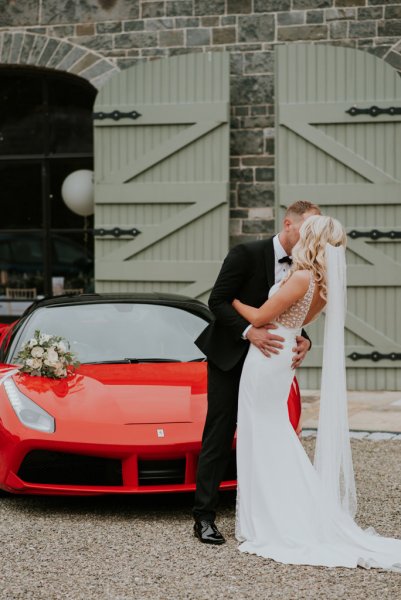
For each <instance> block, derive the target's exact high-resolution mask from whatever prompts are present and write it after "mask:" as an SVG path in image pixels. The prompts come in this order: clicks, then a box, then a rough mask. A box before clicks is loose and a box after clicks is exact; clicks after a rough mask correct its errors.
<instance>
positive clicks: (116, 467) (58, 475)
mask: <svg viewBox="0 0 401 600" xmlns="http://www.w3.org/2000/svg"><path fill="white" fill-rule="evenodd" d="M18 477H20V478H21V479H22V480H23V481H26V482H27V483H48V484H52V483H53V484H59V485H102V486H103V485H113V486H114V485H123V480H122V469H121V461H120V460H116V459H112V458H100V457H98V456H86V455H81V454H69V453H67V452H50V451H48V450H32V451H31V452H28V454H27V455H26V456H25V458H24V460H23V461H22V464H21V466H20V468H19V471H18Z"/></svg>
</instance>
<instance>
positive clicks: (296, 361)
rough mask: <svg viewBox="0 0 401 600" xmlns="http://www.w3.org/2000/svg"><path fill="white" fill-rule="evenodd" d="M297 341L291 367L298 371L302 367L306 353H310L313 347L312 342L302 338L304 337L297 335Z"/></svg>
mask: <svg viewBox="0 0 401 600" xmlns="http://www.w3.org/2000/svg"><path fill="white" fill-rule="evenodd" d="M296 340H297V345H296V346H295V348H293V349H292V351H293V352H294V356H293V359H292V365H291V368H292V369H296V368H297V367H299V366H300V364H301V362H302V361H303V359H304V358H305V356H306V353H307V352H308V350H309V348H310V347H311V342H310V340H307V339H306V338H304V337H302V335H297V337H296Z"/></svg>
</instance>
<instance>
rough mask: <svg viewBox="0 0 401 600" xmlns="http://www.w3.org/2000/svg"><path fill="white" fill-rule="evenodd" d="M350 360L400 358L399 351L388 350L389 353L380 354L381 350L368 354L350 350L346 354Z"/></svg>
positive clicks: (375, 360)
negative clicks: (350, 351)
mask: <svg viewBox="0 0 401 600" xmlns="http://www.w3.org/2000/svg"><path fill="white" fill-rule="evenodd" d="M348 358H350V359H351V360H363V359H367V360H373V362H378V361H379V360H401V353H399V352H390V353H389V354H382V353H381V352H371V353H370V354H360V353H359V352H352V354H349V355H348Z"/></svg>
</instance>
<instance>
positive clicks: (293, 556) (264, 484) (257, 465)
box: [236, 276, 401, 572]
mask: <svg viewBox="0 0 401 600" xmlns="http://www.w3.org/2000/svg"><path fill="white" fill-rule="evenodd" d="M278 285H279V284H276V285H275V286H273V287H272V288H271V290H270V295H271V294H273V293H274V292H275V291H277V288H278ZM314 285H315V284H314V279H313V278H312V276H311V282H310V285H309V289H308V291H307V293H306V295H305V296H304V297H303V298H302V299H301V300H299V301H298V302H297V303H296V304H294V305H293V306H291V307H290V308H289V309H288V310H287V311H286V312H285V313H283V314H281V315H280V316H279V318H278V319H277V320H276V324H277V325H278V329H277V330H275V333H277V335H281V336H282V337H283V338H284V339H285V342H284V349H283V350H281V351H280V353H279V354H277V355H272V356H271V357H270V358H266V357H265V356H264V355H263V354H262V353H261V352H260V351H259V350H258V349H257V348H256V347H255V346H253V345H252V344H251V345H250V348H249V352H248V355H247V357H246V360H245V363H244V367H243V371H242V377H241V382H240V391H239V405H238V425H237V469H238V492H237V513H236V537H237V539H238V540H239V541H240V542H242V543H241V544H240V546H239V550H240V551H241V552H248V553H251V554H257V555H259V556H263V557H266V558H271V559H274V560H276V561H278V562H282V563H286V564H298V565H321V566H327V567H357V566H361V567H365V568H370V567H378V568H384V569H391V570H394V571H400V572H401V540H396V539H392V538H383V537H380V536H378V535H377V534H376V533H375V532H374V530H373V529H369V530H366V531H364V530H362V529H360V528H359V527H358V526H357V525H356V523H355V521H354V520H353V518H352V516H351V515H350V514H349V513H348V512H347V510H345V509H344V508H343V507H342V505H341V503H340V502H339V501H338V498H336V497H335V495H333V494H332V493H330V486H329V485H325V484H324V481H323V479H324V478H323V479H322V476H321V475H320V474H319V473H318V470H317V469H316V468H315V467H314V466H313V465H312V463H311V462H310V460H309V458H308V456H307V454H306V452H305V450H304V449H303V447H302V444H301V442H300V441H299V439H298V436H297V435H296V433H295V431H294V429H293V427H292V426H291V424H290V421H289V418H288V407H287V398H288V394H289V390H290V386H291V382H292V380H293V377H294V371H293V370H292V369H291V361H292V356H293V351H292V348H293V347H294V346H295V345H296V343H295V337H296V336H297V335H299V334H300V331H301V326H302V324H303V322H304V320H305V317H306V315H307V313H308V310H309V307H310V304H311V301H312V298H313V292H314ZM340 327H341V324H340ZM331 358H332V357H331ZM344 381H345V376H344ZM344 387H345V384H344ZM321 410H322V409H321ZM345 418H346V417H345ZM333 426H334V423H333ZM326 435H327V436H329V435H330V434H329V433H326ZM347 443H348V444H349V441H348V429H347ZM315 462H316V461H315ZM350 465H351V469H352V460H351V459H350ZM352 479H353V472H352ZM384 509H385V507H384ZM350 512H351V513H352V511H350Z"/></svg>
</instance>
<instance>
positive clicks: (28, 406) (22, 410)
mask: <svg viewBox="0 0 401 600" xmlns="http://www.w3.org/2000/svg"><path fill="white" fill-rule="evenodd" d="M3 385H4V389H5V390H6V392H7V396H8V399H9V400H10V403H11V406H12V407H13V409H14V411H15V414H16V415H17V417H18V418H19V420H20V421H21V423H22V424H23V425H25V427H29V428H30V429H37V430H38V431H45V432H46V433H54V431H55V429H56V422H55V420H54V418H53V417H52V416H51V415H49V413H47V412H46V411H45V410H43V408H41V407H40V406H38V405H37V404H35V402H33V400H30V399H29V398H28V397H27V396H25V395H24V394H23V393H22V392H20V390H19V389H18V388H17V386H16V385H15V383H14V382H13V380H12V379H11V378H9V379H6V380H5V381H4V382H3Z"/></svg>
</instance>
